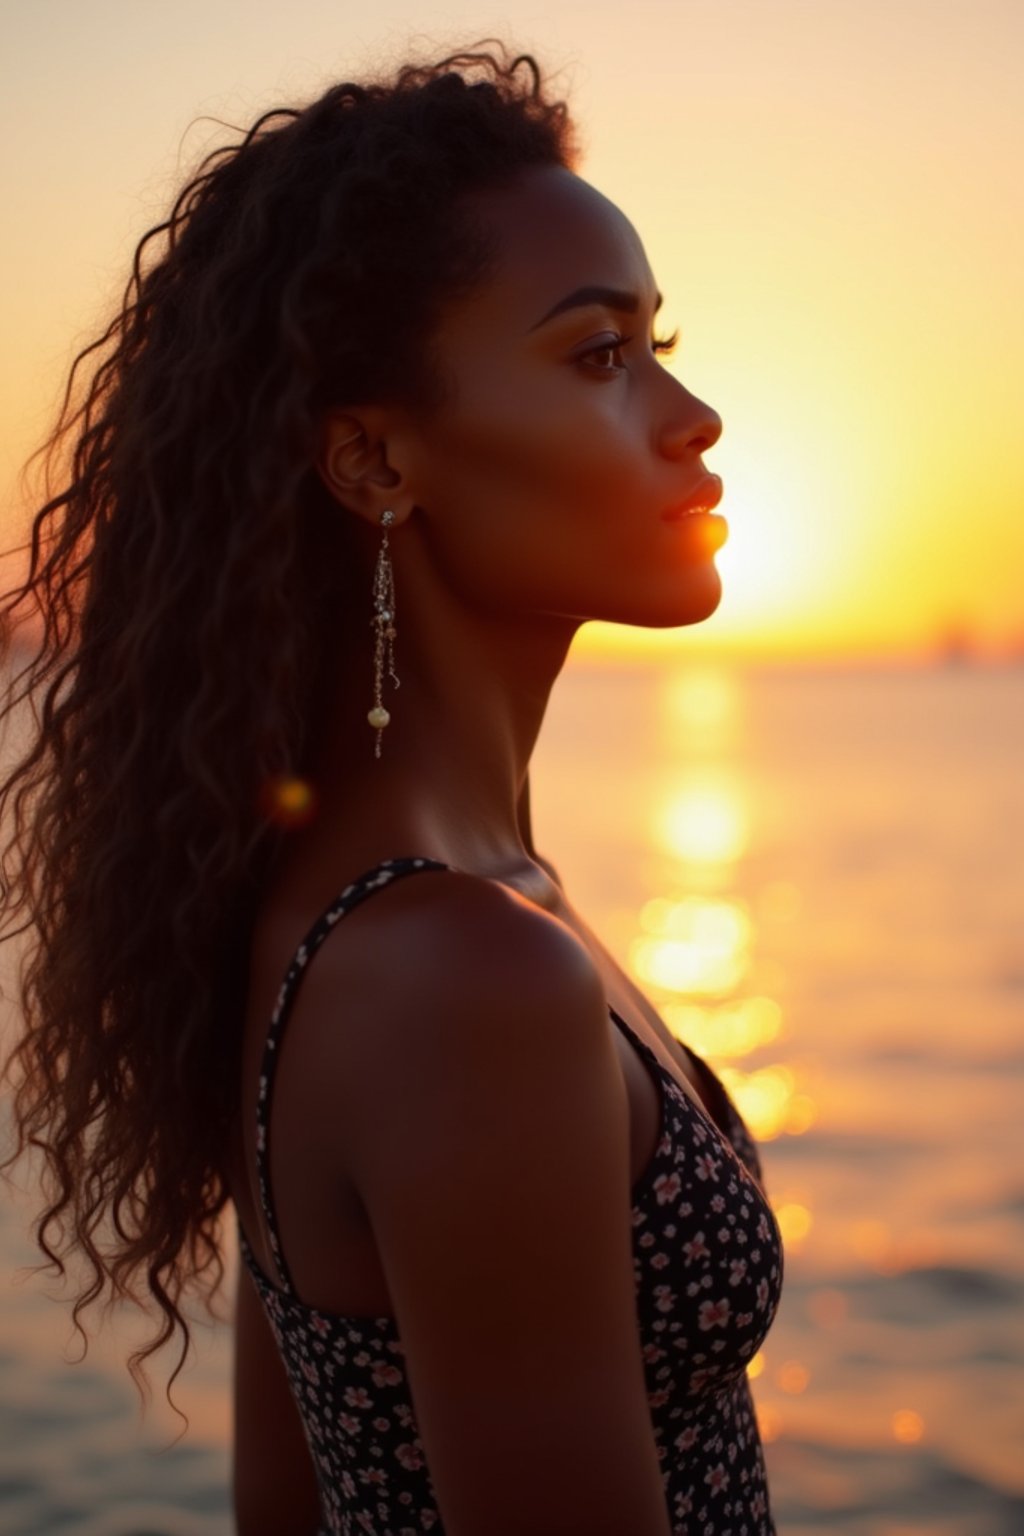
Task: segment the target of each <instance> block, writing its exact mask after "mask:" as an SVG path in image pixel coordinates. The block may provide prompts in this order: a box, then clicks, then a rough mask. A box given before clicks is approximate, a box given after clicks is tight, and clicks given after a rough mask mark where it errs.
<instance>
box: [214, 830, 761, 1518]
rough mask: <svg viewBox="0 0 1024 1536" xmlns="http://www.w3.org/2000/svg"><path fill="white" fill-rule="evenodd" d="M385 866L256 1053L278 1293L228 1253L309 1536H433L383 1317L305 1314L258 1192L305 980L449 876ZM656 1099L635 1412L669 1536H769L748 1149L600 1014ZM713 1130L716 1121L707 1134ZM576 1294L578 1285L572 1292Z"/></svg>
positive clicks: (638, 1276) (307, 947)
mask: <svg viewBox="0 0 1024 1536" xmlns="http://www.w3.org/2000/svg"><path fill="white" fill-rule="evenodd" d="M450 867H451V866H449V865H446V864H442V863H440V862H439V861H438V860H436V859H428V858H413V857H405V858H394V859H385V860H384V861H382V862H381V863H380V864H378V865H376V866H375V867H374V868H373V869H371V870H368V871H367V872H366V873H365V874H363V875H361V876H360V877H359V878H358V879H357V880H355V881H353V882H352V883H351V884H350V885H347V886H346V887H345V889H344V890H343V891H342V892H341V894H340V896H338V897H337V898H336V900H335V901H334V902H333V904H332V905H331V906H330V907H329V908H328V909H327V911H326V912H324V913H323V914H322V915H321V917H320V918H319V919H318V920H317V922H316V923H314V925H313V927H312V928H311V929H310V931H309V933H308V934H307V935H306V938H305V939H304V941H303V942H302V944H300V946H299V948H298V950H297V951H296V953H295V955H294V957H293V958H292V961H291V964H290V966H289V969H288V972H287V974H286V976H285V979H284V982H283V984H282V986H281V990H280V992H279V994H278V998H277V1003H276V1006H275V1008H274V1013H273V1017H272V1019H271V1022H270V1028H269V1032H268V1035H267V1040H266V1046H265V1049H264V1056H263V1066H262V1074H261V1077H260V1085H259V1093H258V1100H257V1110H256V1115H257V1153H256V1158H257V1175H258V1182H259V1191H260V1200H261V1204H262V1208H263V1212H264V1216H265V1219H266V1224H267V1233H268V1240H269V1243H270V1248H271V1251H272V1253H273V1255H274V1259H275V1261H276V1264H277V1268H278V1272H279V1274H280V1277H281V1281H282V1284H281V1285H280V1286H278V1285H275V1284H274V1283H272V1281H271V1280H270V1279H269V1277H268V1276H267V1275H266V1274H265V1273H264V1272H263V1270H262V1268H261V1267H260V1265H259V1264H258V1262H257V1261H256V1258H255V1256H254V1254H253V1252H252V1249H251V1248H250V1246H249V1244H248V1242H247V1240H246V1238H245V1234H244V1232H243V1231H242V1228H241V1224H239V1228H238V1235H239V1247H240V1252H241V1255H242V1258H243V1260H244V1262H245V1264H246V1267H247V1268H248V1270H249V1273H250V1274H251V1276H252V1280H253V1283H254V1285H255V1287H256V1290H257V1292H258V1294H259V1296H260V1299H261V1301H262V1304H263V1307H264V1310H265V1312H266V1315H267V1318H268V1320H269V1323H270V1327H271V1329H272V1331H273V1334H274V1337H275V1339H276V1341H277V1346H278V1349H279V1350H280V1353H281V1358H282V1361H283V1363H284V1367H285V1370H286V1372H287V1375H288V1379H289V1381H290V1383H291V1388H292V1391H293V1393H294V1395H295V1401H296V1403H297V1405H298V1409H299V1413H300V1415H301V1418H302V1423H303V1426H304V1429H305V1434H306V1439H307V1441H308V1443H309V1448H310V1452H311V1454H312V1458H313V1465H314V1468H315V1470H316V1476H317V1482H318V1485H319V1491H320V1501H321V1527H320V1532H319V1536H359V1533H365V1536H420V1533H421V1532H424V1531H430V1532H433V1536H442V1533H443V1530H444V1523H443V1520H442V1517H441V1513H440V1510H439V1508H438V1503H437V1498H436V1495H435V1490H434V1486H433V1483H432V1481H431V1476H430V1468H429V1466H428V1465H427V1461H426V1456H425V1453H424V1448H423V1444H422V1442H421V1440H420V1437H419V1434H418V1433H417V1424H416V1411H415V1407H414V1404H413V1400H412V1396H411V1392H410V1388H409V1382H408V1378H407V1376H406V1373H405V1369H404V1361H403V1355H404V1351H403V1348H402V1341H401V1337H400V1335H399V1332H398V1328H397V1326H396V1323H395V1319H394V1318H392V1317H387V1316H384V1317H365V1316H354V1315H353V1316H347V1315H346V1316H342V1315H339V1314H337V1313H332V1312H322V1311H319V1310H318V1309H317V1308H315V1307H310V1306H307V1305H306V1304H305V1303H304V1302H303V1301H301V1300H300V1299H299V1297H298V1296H297V1295H296V1293H295V1288H294V1286H293V1284H292V1279H291V1275H290V1273H289V1270H288V1266H287V1263H286V1262H285V1258H284V1255H283V1253H282V1251H281V1243H280V1239H279V1236H278V1232H277V1224H276V1220H275V1215H274V1204H273V1199H272V1196H271V1191H270V1183H269V1175H268V1170H269V1163H270V1103H271V1095H272V1092H273V1085H274V1073H275V1068H276V1064H277V1060H278V1056H279V1052H280V1046H281V1040H282V1037H283V1034H284V1030H285V1027H286V1025H287V1022H288V1017H289V1014H290V1012H291V1008H292V1005H293V1003H294V1001H295V996H296V993H297V992H298V989H299V985H300V983H301V981H302V977H303V975H304V972H305V969H306V967H307V965H308V964H309V961H310V960H311V958H312V956H313V955H314V954H315V952H316V950H317V949H318V948H319V946H320V945H321V944H322V943H323V941H324V939H325V938H326V937H327V935H328V933H329V932H330V931H331V929H332V927H333V926H334V924H335V923H336V922H338V921H339V919H340V918H342V917H343V916H344V914H345V913H346V912H348V911H350V910H351V909H352V908H353V907H354V906H356V905H357V904H358V903H359V902H361V901H364V900H366V898H367V897H368V896H370V895H371V894H372V893H373V892H374V891H375V890H379V889H381V888H382V887H383V886H385V885H387V884H388V883H389V882H390V881H392V880H395V879H399V878H401V877H403V876H406V875H410V874H414V873H416V872H418V871H420V870H430V869H447V868H450ZM610 1013H611V1016H612V1018H613V1020H614V1022H615V1023H616V1025H617V1026H618V1027H619V1028H620V1029H622V1030H624V1031H625V1033H626V1035H627V1036H628V1037H629V1039H630V1041H631V1042H632V1044H633V1045H634V1047H635V1048H636V1049H637V1050H638V1051H639V1052H640V1054H641V1056H642V1057H643V1058H645V1059H646V1062H647V1064H648V1066H649V1068H650V1069H651V1070H653V1072H654V1073H655V1075H656V1077H657V1078H658V1079H659V1080H660V1084H661V1103H662V1119H661V1136H660V1139H659V1141H658V1145H657V1147H656V1149H655V1152H654V1156H653V1157H652V1159H651V1161H650V1163H649V1164H648V1166H647V1168H646V1169H645V1170H644V1172H643V1173H642V1174H641V1176H640V1178H639V1179H638V1180H637V1182H636V1183H635V1184H634V1185H633V1189H632V1216H631V1219H632V1226H633V1270H634V1279H635V1294H636V1310H637V1318H638V1321H639V1328H640V1337H641V1341H642V1351H643V1363H644V1372H645V1377H646V1382H647V1401H648V1406H649V1409H650V1415H651V1423H652V1425H653V1429H654V1438H655V1444H656V1447H657V1454H658V1458H659V1460H660V1463H661V1471H662V1482H663V1484H664V1489H665V1502H666V1506H667V1509H668V1512H669V1517H670V1523H671V1530H672V1533H673V1536H776V1532H775V1525H774V1522H773V1520H772V1515H771V1509H770V1504H769V1495H768V1483H767V1477H766V1472H765V1463H764V1456H763V1452H762V1447H761V1440H760V1436H759V1434H758V1427H757V1421H756V1418H755V1416H754V1410H753V1403H752V1400H751V1395H750V1389H749V1385H748V1379H747V1374H746V1368H747V1365H748V1364H749V1362H750V1360H751V1359H752V1357H753V1356H754V1354H755V1353H756V1352H757V1350H758V1349H759V1348H760V1346H761V1345H762V1343H763V1342H764V1339H765V1337H766V1335H767V1333H768V1330H769V1328H770V1327H771V1324H772V1321H773V1319H774V1316H775V1313H776V1311H777V1309H778V1305H779V1300H780V1296H781V1291H782V1275H783V1250H782V1240H781V1235H780V1232H779V1228H778V1225H777V1223H776V1221H775V1218H774V1216H773V1214H772V1210H771V1207H770V1206H769V1204H768V1201H767V1198H766V1196H765V1193H764V1188H763V1180H762V1171H761V1163H760V1159H759V1157H758V1153H757V1149H756V1147H755V1145H754V1142H753V1140H752V1139H751V1136H750V1134H749V1132H748V1130H747V1128H746V1126H745V1125H744V1123H743V1121H742V1119H741V1118H740V1115H739V1112H738V1110H737V1109H736V1107H735V1106H734V1104H733V1103H732V1101H731V1099H730V1098H729V1096H728V1094H727V1093H726V1091H725V1088H724V1086H723V1085H722V1083H721V1081H720V1080H719V1079H718V1078H717V1077H716V1076H715V1075H714V1073H712V1072H711V1070H710V1068H709V1067H708V1066H707V1064H706V1063H704V1062H703V1061H702V1060H701V1058H700V1057H698V1056H697V1055H696V1054H695V1053H694V1052H693V1051H690V1050H689V1048H688V1047H684V1049H686V1050H687V1051H688V1054H689V1055H690V1057H691V1058H692V1059H693V1061H694V1062H695V1063H696V1065H697V1067H698V1070H699V1071H700V1072H701V1075H702V1078H703V1079H704V1080H705V1082H706V1083H707V1085H708V1094H707V1097H708V1098H709V1102H710V1103H713V1104H715V1106H716V1118H715V1119H712V1118H710V1116H709V1115H708V1114H706V1113H705V1112H704V1110H703V1109H702V1108H701V1106H700V1105H699V1104H698V1103H697V1102H696V1101H695V1100H694V1099H693V1097H692V1096H691V1095H690V1094H688V1093H687V1092H686V1091H685V1090H684V1089H682V1088H681V1087H680V1086H679V1084H678V1082H677V1081H676V1079H675V1078H674V1077H673V1076H672V1074H671V1073H670V1072H669V1071H668V1070H667V1069H666V1068H665V1067H664V1066H662V1064H661V1062H660V1060H659V1058H658V1057H657V1056H656V1055H655V1053H654V1052H653V1051H652V1050H651V1048H650V1046H648V1045H647V1044H646V1042H645V1041H643V1040H641V1039H640V1038H639V1037H638V1036H637V1035H636V1034H635V1033H634V1032H633V1030H631V1029H630V1027H629V1025H628V1024H627V1023H626V1021H625V1020H624V1019H622V1018H620V1017H619V1015H618V1014H617V1013H615V1011H614V1009H611V1010H610ZM718 1116H720V1117H721V1118H720V1119H719V1118H718ZM584 1280H585V1277H584Z"/></svg>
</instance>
